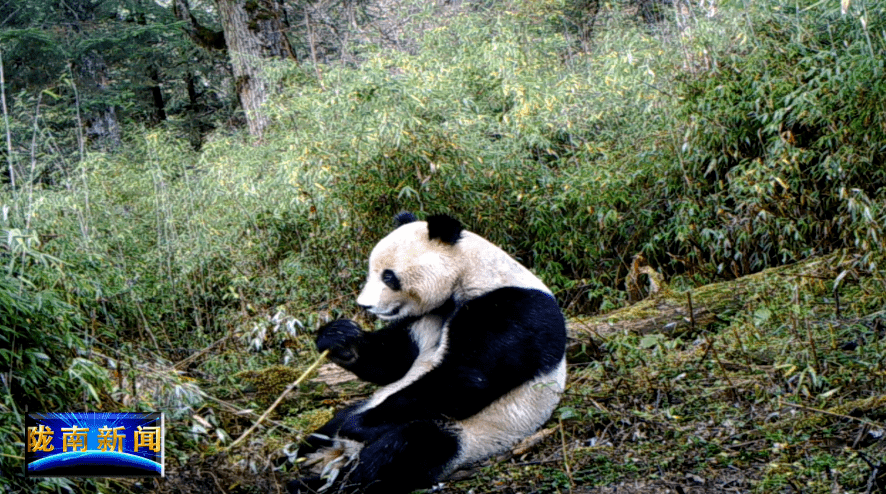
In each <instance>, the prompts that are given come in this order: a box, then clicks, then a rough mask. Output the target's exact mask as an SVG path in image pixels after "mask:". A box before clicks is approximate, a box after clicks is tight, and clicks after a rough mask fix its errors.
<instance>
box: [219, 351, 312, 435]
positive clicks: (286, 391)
mask: <svg viewBox="0 0 886 494" xmlns="http://www.w3.org/2000/svg"><path fill="white" fill-rule="evenodd" d="M327 355H329V350H323V353H321V354H320V356H319V357H317V360H316V361H314V363H313V364H311V366H310V367H308V368H307V370H305V371H304V372H303V373H302V375H301V376H299V378H298V379H296V380H295V382H294V383H292V384H290V385H289V386H288V387H287V388H286V389H284V390H283V392H282V393H280V396H278V397H277V399H276V400H275V401H274V403H272V404H271V406H270V407H269V408H268V409H267V410H265V413H263V414H262V416H261V417H259V418H258V420H256V421H255V423H254V424H252V427H250V428H249V429H246V432H244V433H243V434H241V435H240V437H238V438H237V440H236V441H234V442H233V443H231V445H230V446H228V447H227V450H231V449H233V448H234V446H237V445H238V444H240V443H241V442H242V441H243V440H244V439H246V438H247V437H248V436H249V435H250V434H252V431H254V430H255V429H256V428H257V427H258V426H259V424H261V423H262V422H263V421H264V420H265V419H266V418H268V415H270V414H271V412H273V411H274V409H275V408H277V405H279V404H280V402H281V401H283V398H285V397H286V395H287V394H289V392H290V391H292V390H293V389H295V387H296V386H298V385H299V384H301V383H302V381H304V380H305V378H307V377H308V374H310V373H311V372H313V371H314V369H316V368H317V367H318V366H319V365H320V364H321V363H322V362H323V360H324V359H325V358H326V356H327Z"/></svg>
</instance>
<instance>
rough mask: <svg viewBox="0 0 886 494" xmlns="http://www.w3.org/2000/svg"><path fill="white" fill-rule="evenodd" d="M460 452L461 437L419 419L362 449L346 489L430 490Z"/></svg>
mask: <svg viewBox="0 0 886 494" xmlns="http://www.w3.org/2000/svg"><path fill="white" fill-rule="evenodd" d="M458 450H459V440H458V436H457V435H456V434H455V432H453V431H452V430H450V429H449V428H448V427H447V426H446V424H444V423H439V422H436V421H431V420H418V421H415V422H410V423H408V424H405V425H403V426H402V427H396V428H392V429H391V430H389V431H388V432H386V433H384V434H383V435H381V436H380V437H379V438H378V439H376V440H375V441H373V442H371V443H369V444H367V445H366V446H364V447H363V449H362V450H361V451H360V456H359V461H358V463H357V464H356V465H354V466H353V470H351V471H350V472H349V473H348V474H347V476H346V477H345V479H344V484H345V485H344V486H343V487H344V490H345V491H348V492H350V491H353V492H360V493H366V494H382V493H384V494H396V493H410V492H412V491H414V490H416V489H421V488H427V487H431V486H432V485H433V483H434V482H436V481H438V480H439V478H440V477H441V475H442V474H443V473H444V470H445V468H446V466H447V465H448V464H449V463H450V462H451V461H452V459H453V458H455V456H456V455H457V454H458Z"/></svg>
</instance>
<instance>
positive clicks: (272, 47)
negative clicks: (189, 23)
mask: <svg viewBox="0 0 886 494" xmlns="http://www.w3.org/2000/svg"><path fill="white" fill-rule="evenodd" d="M216 3H217V5H218V13H219V17H220V18H221V24H222V28H223V29H224V32H225V44H226V45H227V49H228V55H229V57H230V60H231V67H232V69H233V71H234V84H235V86H236V89H237V94H238V95H239V97H240V105H241V106H242V108H243V110H244V111H245V112H246V122H247V125H248V127H249V133H250V134H252V135H253V136H256V137H261V136H262V134H263V132H264V129H265V127H267V125H268V123H269V118H268V116H267V114H265V113H264V111H263V110H262V108H261V106H262V104H263V103H264V102H265V101H266V100H267V99H268V96H270V85H269V84H268V79H267V76H266V73H265V69H266V61H267V60H268V59H272V58H278V59H292V60H295V59H296V58H295V54H294V52H293V50H292V46H291V45H290V44H289V39H288V38H287V37H286V33H285V29H284V28H285V23H284V21H283V9H282V6H281V4H280V3H279V2H277V1H276V0H217V2H216Z"/></svg>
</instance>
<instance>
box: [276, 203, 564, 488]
mask: <svg viewBox="0 0 886 494" xmlns="http://www.w3.org/2000/svg"><path fill="white" fill-rule="evenodd" d="M396 222H397V225H398V227H397V228H396V229H395V230H394V231H393V232H392V233H390V234H389V235H388V236H386V237H385V238H383V239H382V240H381V241H380V242H378V244H377V245H376V246H375V247H374V248H373V250H372V253H371V254H370V257H369V274H368V277H367V280H366V285H365V286H364V287H363V290H362V292H361V293H360V295H359V296H358V297H357V304H358V305H359V306H360V307H362V308H363V309H365V310H366V311H368V312H369V313H371V314H373V315H375V316H376V317H378V318H379V319H381V320H383V321H386V322H388V323H389V324H388V325H387V326H386V327H384V328H383V329H381V330H378V331H374V332H366V331H363V330H362V329H360V327H359V326H358V325H357V324H356V323H355V322H353V321H351V320H348V319H340V320H336V321H333V322H331V323H329V324H327V325H325V326H323V327H322V328H320V330H319V331H318V335H317V348H318V350H320V351H323V350H329V351H330V353H329V357H330V359H331V360H332V361H334V362H335V363H337V364H338V365H340V366H341V367H343V368H345V369H347V370H349V371H351V372H353V373H354V374H356V375H357V376H358V377H359V378H360V379H362V380H365V381H369V382H372V383H376V384H379V385H381V387H380V388H378V390H377V391H375V393H374V394H372V395H371V396H370V397H369V398H368V399H367V400H365V401H363V402H361V403H358V404H356V405H354V406H351V407H349V408H347V409H344V410H342V411H340V412H339V413H338V414H336V415H335V416H334V417H333V418H332V420H330V421H329V422H328V423H326V424H325V425H324V426H322V427H320V428H319V429H318V430H317V431H315V432H314V433H313V434H311V435H309V436H308V437H307V438H306V439H305V441H304V444H303V445H302V446H301V448H300V450H299V455H300V456H303V457H304V459H303V460H302V461H303V462H304V464H305V465H312V468H313V473H314V475H315V476H313V477H310V476H306V477H303V478H301V479H299V480H296V481H293V482H291V483H290V484H289V486H288V488H289V490H290V492H314V491H316V490H319V489H325V490H327V492H335V491H341V492H365V493H408V492H411V491H413V490H415V489H419V488H426V487H430V486H432V485H434V484H435V483H436V482H438V481H440V480H441V479H443V478H445V477H446V476H447V475H449V474H450V473H451V472H453V471H454V470H455V469H457V468H459V467H461V466H463V465H466V464H468V463H472V462H476V461H479V460H482V459H484V458H487V457H489V456H491V455H493V454H496V453H498V452H501V451H503V450H506V449H507V448H509V447H510V446H512V445H513V444H515V443H516V442H518V441H519V440H521V439H523V438H525V437H527V436H529V435H530V434H532V433H533V432H535V431H536V430H537V429H538V428H539V427H540V426H541V425H542V424H543V423H544V422H545V421H546V420H547V419H548V418H549V417H550V416H551V413H552V412H553V410H554V408H555V407H556V405H557V403H558V402H559V399H560V395H561V393H562V392H563V390H564V386H565V380H566V359H565V347H566V327H565V322H564V319H563V315H562V312H561V311H560V308H559V306H558V305H557V302H556V300H555V299H554V296H553V295H552V293H551V291H550V290H549V289H548V288H547V287H546V286H545V285H544V283H542V282H541V281H540V280H539V279H538V278H537V277H536V276H535V275H533V274H532V273H531V272H530V271H529V270H528V269H526V268H525V267H523V266H522V265H521V264H520V263H518V262H517V261H515V260H514V259H513V258H511V257H510V256H509V255H508V254H506V253H505V252H504V251H503V250H501V249H500V248H498V247H497V246H495V245H493V244H492V243H490V242H489V241H487V240H485V239H483V238H482V237H480V236H478V235H476V234H474V233H471V232H469V231H466V230H464V229H463V227H462V225H461V224H460V223H459V222H458V221H457V220H455V219H453V218H450V217H448V216H443V215H436V216H430V217H429V218H428V219H427V221H426V222H425V221H418V220H417V219H416V217H415V216H414V215H412V214H411V213H401V214H399V215H398V216H397V217H396ZM320 474H322V475H320ZM324 477H325V478H324Z"/></svg>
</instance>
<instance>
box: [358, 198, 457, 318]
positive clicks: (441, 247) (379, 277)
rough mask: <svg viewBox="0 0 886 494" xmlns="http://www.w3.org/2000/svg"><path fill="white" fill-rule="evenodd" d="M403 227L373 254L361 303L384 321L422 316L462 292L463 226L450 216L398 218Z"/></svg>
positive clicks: (384, 241)
mask: <svg viewBox="0 0 886 494" xmlns="http://www.w3.org/2000/svg"><path fill="white" fill-rule="evenodd" d="M396 221H397V225H398V227H397V229H395V230H394V231H393V232H391V233H390V234H389V235H388V236H387V237H385V238H383V239H382V240H381V241H380V242H379V243H378V244H377V245H376V246H375V248H373V249H372V254H370V256H369V274H368V277H367V280H366V285H365V286H364V287H363V291H362V292H361V293H360V296H359V297H357V304H358V305H360V306H361V307H363V308H364V309H366V310H368V311H369V312H371V313H373V314H375V315H376V316H377V317H378V318H380V319H383V320H396V319H401V318H404V317H411V316H421V315H424V314H427V313H429V312H431V311H433V310H434V309H436V308H437V307H440V306H441V305H443V304H444V303H445V302H446V301H447V300H448V299H449V298H450V297H451V296H452V295H453V293H454V292H455V291H456V290H457V285H458V283H459V280H460V277H461V271H462V264H463V260H462V256H461V255H460V253H459V251H458V243H459V240H460V239H461V238H462V230H463V228H462V225H461V223H459V222H458V220H455V219H453V218H450V217H448V216H444V215H434V216H430V217H429V218H428V220H427V221H426V222H425V221H417V220H416V218H415V216H414V215H412V214H411V213H400V214H399V215H397V217H396Z"/></svg>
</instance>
